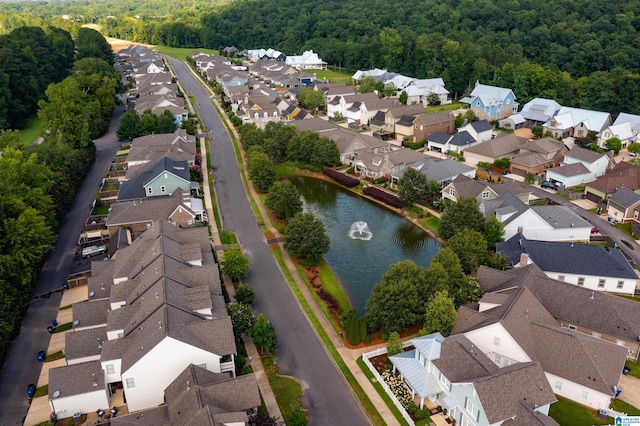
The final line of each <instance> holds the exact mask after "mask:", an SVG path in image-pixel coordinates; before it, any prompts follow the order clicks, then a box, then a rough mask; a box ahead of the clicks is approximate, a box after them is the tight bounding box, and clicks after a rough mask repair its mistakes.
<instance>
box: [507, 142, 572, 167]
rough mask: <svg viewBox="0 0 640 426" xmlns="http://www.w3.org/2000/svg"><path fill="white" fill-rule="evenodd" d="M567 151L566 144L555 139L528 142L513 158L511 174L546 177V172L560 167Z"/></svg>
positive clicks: (521, 146)
mask: <svg viewBox="0 0 640 426" xmlns="http://www.w3.org/2000/svg"><path fill="white" fill-rule="evenodd" d="M566 151H567V147H566V146H565V144H564V143H562V142H560V141H557V140H555V139H553V138H542V139H535V140H529V141H526V142H525V143H523V144H522V145H520V149H519V150H518V153H517V154H515V155H513V156H512V157H511V167H510V168H511V173H514V174H516V175H519V176H526V175H527V173H531V174H534V175H536V176H539V175H544V172H545V170H547V169H549V168H551V167H558V166H559V165H560V163H561V162H562V160H563V158H564V153H565V152H566Z"/></svg>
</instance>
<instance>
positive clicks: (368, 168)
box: [352, 145, 426, 179]
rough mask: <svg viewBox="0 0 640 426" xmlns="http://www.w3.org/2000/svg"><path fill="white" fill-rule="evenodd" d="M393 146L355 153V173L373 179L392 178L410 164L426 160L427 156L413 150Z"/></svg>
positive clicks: (360, 150) (361, 150)
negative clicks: (391, 176)
mask: <svg viewBox="0 0 640 426" xmlns="http://www.w3.org/2000/svg"><path fill="white" fill-rule="evenodd" d="M391 147H393V145H388V146H386V147H381V148H377V149H368V148H365V149H359V150H356V151H355V152H354V159H353V162H352V164H353V167H354V168H355V171H356V172H357V173H359V174H361V175H363V176H365V177H369V178H372V179H375V178H379V177H382V176H390V175H391V174H393V173H397V172H399V171H401V170H404V169H405V168H406V167H407V166H408V165H409V164H412V163H415V162H417V161H419V160H422V159H424V158H425V157H426V156H425V154H423V153H421V152H417V151H414V150H412V149H407V148H400V149H397V147H393V149H392V148H391Z"/></svg>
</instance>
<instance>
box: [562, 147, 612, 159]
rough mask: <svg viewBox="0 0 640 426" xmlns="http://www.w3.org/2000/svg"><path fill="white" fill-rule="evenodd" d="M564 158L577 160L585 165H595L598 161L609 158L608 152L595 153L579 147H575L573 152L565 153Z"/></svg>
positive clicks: (572, 149)
mask: <svg viewBox="0 0 640 426" xmlns="http://www.w3.org/2000/svg"><path fill="white" fill-rule="evenodd" d="M564 157H565V159H566V158H567V157H569V158H575V159H576V160H579V161H582V162H585V163H595V162H596V161H598V160H600V159H602V158H603V157H606V158H608V154H607V153H606V152H595V151H592V150H590V149H585V148H582V147H579V146H577V145H574V146H573V148H571V151H568V152H565V153H564Z"/></svg>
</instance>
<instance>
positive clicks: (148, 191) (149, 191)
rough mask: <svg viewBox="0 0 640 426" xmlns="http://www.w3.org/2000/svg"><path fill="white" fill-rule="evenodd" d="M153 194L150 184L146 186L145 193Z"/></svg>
mask: <svg viewBox="0 0 640 426" xmlns="http://www.w3.org/2000/svg"><path fill="white" fill-rule="evenodd" d="M151 194H153V188H152V187H150V186H147V195H151Z"/></svg>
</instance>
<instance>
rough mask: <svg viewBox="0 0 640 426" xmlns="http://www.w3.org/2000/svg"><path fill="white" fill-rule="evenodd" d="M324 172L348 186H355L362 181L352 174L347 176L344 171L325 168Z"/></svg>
mask: <svg viewBox="0 0 640 426" xmlns="http://www.w3.org/2000/svg"><path fill="white" fill-rule="evenodd" d="M322 173H324V174H325V175H326V176H329V177H330V178H331V179H333V180H335V181H336V182H338V183H339V184H341V185H344V186H346V187H347V188H353V187H354V186H358V184H359V183H360V181H359V180H358V179H356V178H352V177H351V176H347V175H345V174H344V173H340V172H338V171H335V170H333V169H324V170H323V171H322Z"/></svg>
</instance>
